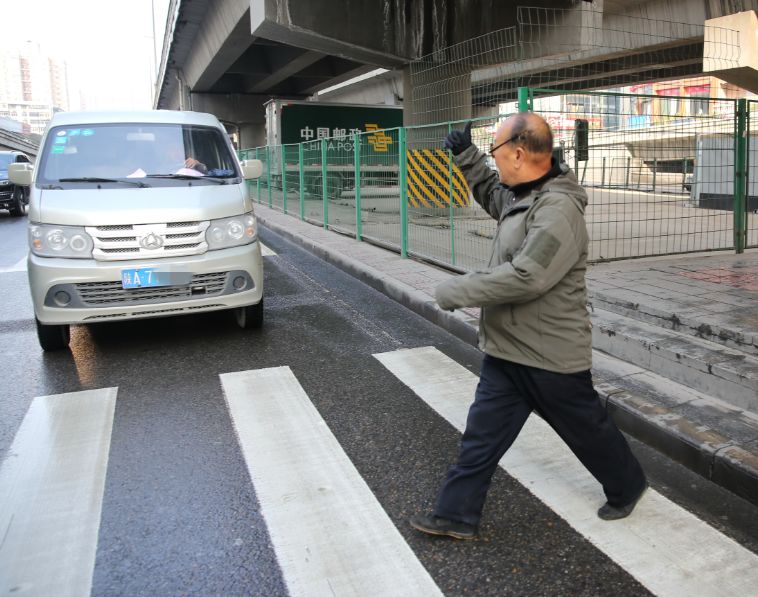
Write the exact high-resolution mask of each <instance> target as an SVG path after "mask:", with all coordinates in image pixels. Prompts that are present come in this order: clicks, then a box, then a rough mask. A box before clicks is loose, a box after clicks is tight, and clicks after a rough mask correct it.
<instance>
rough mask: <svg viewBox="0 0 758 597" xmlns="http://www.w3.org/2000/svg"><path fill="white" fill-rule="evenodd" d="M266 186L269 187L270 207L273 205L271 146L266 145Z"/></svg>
mask: <svg viewBox="0 0 758 597" xmlns="http://www.w3.org/2000/svg"><path fill="white" fill-rule="evenodd" d="M266 185H267V186H268V206H269V207H271V206H272V205H273V201H272V199H271V146H270V145H266Z"/></svg>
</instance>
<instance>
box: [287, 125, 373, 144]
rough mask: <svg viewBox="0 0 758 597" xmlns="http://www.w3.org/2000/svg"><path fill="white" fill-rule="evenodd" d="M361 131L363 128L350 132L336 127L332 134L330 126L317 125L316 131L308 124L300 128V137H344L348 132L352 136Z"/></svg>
mask: <svg viewBox="0 0 758 597" xmlns="http://www.w3.org/2000/svg"><path fill="white" fill-rule="evenodd" d="M360 132H361V129H350V132H349V133H348V132H347V129H342V128H335V129H334V130H332V131H331V134H330V131H329V127H325V126H319V127H316V130H315V131H314V130H313V129H312V128H311V127H310V126H307V125H306V126H305V127H304V128H302V129H300V138H301V139H302V140H303V141H310V140H311V139H313V138H314V136H315V138H316V139H329V138H332V139H343V138H344V137H346V136H347V135H348V134H349V135H350V136H352V135H354V134H356V133H360Z"/></svg>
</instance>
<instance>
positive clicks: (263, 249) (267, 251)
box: [261, 243, 276, 257]
mask: <svg viewBox="0 0 758 597" xmlns="http://www.w3.org/2000/svg"><path fill="white" fill-rule="evenodd" d="M269 255H276V253H275V252H274V251H273V250H272V249H270V248H269V247H267V246H266V245H264V244H263V243H261V256H262V257H268V256H269Z"/></svg>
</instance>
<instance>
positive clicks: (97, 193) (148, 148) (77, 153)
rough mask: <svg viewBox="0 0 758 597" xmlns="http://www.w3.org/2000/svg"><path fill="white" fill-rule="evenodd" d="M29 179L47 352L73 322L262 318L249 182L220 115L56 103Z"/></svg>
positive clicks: (244, 322)
mask: <svg viewBox="0 0 758 597" xmlns="http://www.w3.org/2000/svg"><path fill="white" fill-rule="evenodd" d="M40 147H41V150H40V153H39V155H38V157H37V162H36V166H35V167H34V168H33V169H32V167H31V166H30V165H28V164H14V165H12V166H11V168H10V170H9V177H10V178H11V180H12V181H13V182H14V183H16V184H20V185H31V193H30V199H29V212H28V215H29V257H28V272H29V286H30V288H31V294H32V300H33V303H34V315H35V319H36V324H37V335H38V338H39V342H40V345H41V346H42V348H43V349H44V350H56V349H61V348H64V347H66V346H67V345H68V342H69V325H70V324H79V323H96V322H102V321H118V320H131V319H141V318H146V317H160V316H166V315H179V314H184V313H197V312H202V311H216V310H220V309H229V310H232V311H233V313H234V315H235V318H236V321H237V323H238V324H239V326H240V327H242V328H248V327H260V326H261V325H262V323H263V263H262V259H261V247H260V243H259V242H258V233H257V226H256V219H255V215H254V213H253V204H252V201H251V199H250V196H249V194H248V185H247V183H246V180H250V179H253V178H257V177H258V176H260V174H261V171H262V168H261V163H260V162H259V161H258V160H246V161H244V162H240V161H239V160H238V159H237V156H236V154H235V153H234V149H233V147H232V145H231V142H230V140H229V136H228V135H227V133H226V130H225V129H224V127H223V126H222V125H221V123H220V122H219V121H218V120H217V119H216V117H214V116H212V115H210V114H201V113H196V112H175V111H168V110H152V111H143V112H79V113H76V112H59V113H57V114H55V115H54V116H53V119H52V121H51V122H50V125H49V126H48V129H47V131H46V133H45V135H44V137H43V139H42V143H41V145H40Z"/></svg>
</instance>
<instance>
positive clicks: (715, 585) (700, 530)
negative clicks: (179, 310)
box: [374, 347, 758, 597]
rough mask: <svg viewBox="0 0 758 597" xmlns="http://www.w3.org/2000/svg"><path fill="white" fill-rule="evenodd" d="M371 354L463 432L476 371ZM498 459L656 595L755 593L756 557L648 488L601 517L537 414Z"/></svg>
mask: <svg viewBox="0 0 758 597" xmlns="http://www.w3.org/2000/svg"><path fill="white" fill-rule="evenodd" d="M374 356H375V357H376V358H377V359H378V360H379V361H380V362H381V363H382V364H383V365H384V366H385V367H386V368H387V369H388V370H389V371H391V372H392V373H393V374H394V375H395V376H396V377H397V378H398V379H400V380H401V381H402V382H403V383H405V384H406V385H407V386H408V387H410V388H411V389H412V390H413V391H414V392H415V393H416V394H417V395H418V396H419V397H421V398H422V399H423V400H424V401H425V402H426V403H427V404H429V406H431V407H432V408H433V409H434V410H436V411H437V412H438V413H439V414H440V415H441V416H442V417H443V418H445V419H446V420H447V421H448V422H450V423H451V424H452V425H453V426H454V427H456V428H457V429H458V430H460V431H463V429H464V428H465V425H466V416H467V414H468V407H469V405H470V403H471V400H472V399H473V396H474V390H475V388H476V384H477V381H478V378H477V377H476V376H475V375H474V374H473V373H471V372H470V371H468V370H467V369H465V368H464V367H462V366H461V365H459V364H458V363H456V362H455V361H453V360H452V359H450V358H449V357H447V356H446V355H444V354H443V353H441V352H440V351H438V350H437V349H435V348H433V347H423V348H415V349H409V350H399V351H393V352H388V353H381V354H375V355H374ZM500 466H501V467H503V468H504V469H505V470H506V471H507V472H508V473H509V474H510V475H511V476H513V477H514V478H515V479H517V480H518V481H519V482H521V483H522V484H523V485H524V486H525V487H527V488H528V489H529V490H530V491H531V492H532V493H533V494H534V495H535V496H537V497H538V498H539V499H540V500H542V501H543V502H544V503H545V504H546V505H548V506H549V507H550V508H552V509H553V510H554V511H555V512H556V513H557V514H559V515H560V516H561V517H562V518H564V519H565V520H566V521H567V522H568V523H569V524H570V525H571V526H572V527H574V529H576V530H577V531H578V532H580V533H581V534H582V535H584V536H585V537H586V538H587V539H588V540H589V541H591V542H592V543H593V544H594V545H596V546H597V547H598V548H600V549H601V550H602V551H604V552H605V553H606V554H607V555H608V556H609V557H610V558H611V559H612V560H614V561H615V562H616V563H618V564H619V565H620V566H622V567H623V568H624V569H625V570H626V571H627V572H628V573H629V574H631V575H632V576H634V577H635V578H636V579H637V580H638V581H639V582H640V583H642V584H643V585H644V586H646V587H647V588H648V589H649V590H650V591H652V592H653V593H655V594H656V595H662V596H669V595H670V596H682V597H684V596H690V595H698V596H706V595H723V596H726V595H730V596H732V595H751V594H753V595H754V594H755V592H756V587H758V556H756V555H755V554H753V553H751V552H750V551H748V550H747V549H745V548H744V547H742V546H740V545H739V544H737V543H736V542H735V541H733V540H731V539H730V538H728V537H726V536H724V535H723V534H721V533H720V532H718V531H717V530H715V529H714V528H712V527H710V526H709V525H707V524H706V523H704V522H703V521H701V520H700V519H698V518H697V517H696V516H694V515H692V514H690V513H689V512H687V511H686V510H684V509H682V508H680V507H679V506H677V505H676V504H674V503H672V502H671V501H669V500H668V499H666V498H665V497H663V496H662V495H660V494H659V493H658V492H656V491H654V490H652V489H650V490H648V492H647V493H646V495H645V496H644V497H643V498H642V500H641V501H640V503H639V504H638V505H637V508H636V509H635V511H634V514H633V515H632V516H630V517H629V518H627V519H624V520H620V521H615V522H603V521H601V520H600V519H598V518H597V516H596V515H595V511H596V509H597V507H598V506H599V505H600V503H602V502H603V494H602V490H601V489H600V487H599V485H598V483H597V482H596V481H595V480H594V479H593V478H592V477H591V476H590V474H589V473H588V472H587V471H586V470H585V469H584V468H583V467H582V465H581V464H580V463H579V461H578V460H577V459H576V458H575V457H574V456H573V454H571V452H570V451H569V450H568V448H567V447H566V446H565V444H563V442H562V441H561V440H560V438H558V436H557V435H556V434H555V433H554V432H553V431H552V429H550V427H549V426H548V425H547V424H546V423H545V422H544V421H542V420H541V419H540V418H539V417H537V416H531V417H530V418H529V420H528V421H527V424H526V425H525V426H524V429H523V430H522V432H521V434H520V435H519V437H518V439H517V440H516V442H515V444H514V445H513V446H512V447H511V449H510V450H509V451H508V453H507V454H506V455H505V457H504V458H503V459H502V460H501V461H500Z"/></svg>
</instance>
